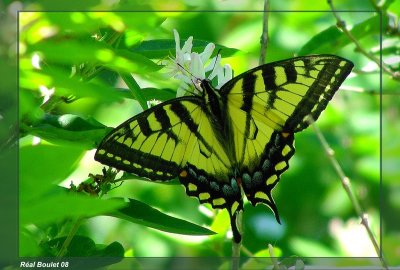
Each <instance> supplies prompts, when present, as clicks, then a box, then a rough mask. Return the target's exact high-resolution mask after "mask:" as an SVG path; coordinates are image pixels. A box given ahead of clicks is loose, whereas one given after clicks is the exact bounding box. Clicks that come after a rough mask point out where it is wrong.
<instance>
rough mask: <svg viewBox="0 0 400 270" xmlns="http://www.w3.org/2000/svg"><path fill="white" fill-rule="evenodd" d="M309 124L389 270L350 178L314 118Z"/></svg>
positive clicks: (309, 120)
mask: <svg viewBox="0 0 400 270" xmlns="http://www.w3.org/2000/svg"><path fill="white" fill-rule="evenodd" d="M307 122H308V123H309V124H310V125H311V127H312V128H313V130H314V131H315V133H316V134H317V137H318V140H319V141H320V143H321V145H322V147H323V149H324V151H325V153H326V155H327V156H328V158H329V161H330V162H331V164H332V166H333V168H334V169H335V171H336V173H337V174H338V176H339V178H340V180H341V182H342V185H343V187H344V189H345V191H346V193H347V196H348V197H349V199H350V201H351V203H352V205H353V207H354V210H355V212H356V214H357V215H358V216H359V217H360V219H361V224H362V225H363V226H364V227H365V229H366V230H367V233H368V236H369V239H370V240H371V242H372V245H373V246H374V249H375V252H376V254H377V255H378V257H379V259H380V261H381V264H382V266H383V267H384V268H385V269H388V266H387V264H386V262H385V260H384V258H383V255H382V252H381V250H380V248H379V245H378V241H377V240H376V238H375V236H374V234H373V232H372V230H371V227H370V226H369V223H368V216H367V214H365V212H364V209H363V208H362V207H361V205H360V202H359V201H358V199H357V197H356V195H355V194H354V192H353V190H352V187H351V182H350V179H349V177H347V176H346V175H345V174H344V172H343V169H342V167H341V166H340V164H339V162H338V161H337V160H336V158H335V152H334V150H333V149H332V148H331V147H330V146H329V144H328V142H327V141H326V139H325V137H324V136H323V135H322V132H321V130H320V129H319V128H318V127H317V125H315V124H314V119H312V117H311V116H309V117H308V118H307Z"/></svg>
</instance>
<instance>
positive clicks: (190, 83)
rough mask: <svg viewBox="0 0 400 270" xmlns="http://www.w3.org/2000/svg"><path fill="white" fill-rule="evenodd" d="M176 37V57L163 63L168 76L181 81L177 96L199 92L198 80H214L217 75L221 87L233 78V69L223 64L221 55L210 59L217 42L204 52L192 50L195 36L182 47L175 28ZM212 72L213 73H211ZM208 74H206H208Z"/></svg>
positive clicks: (210, 44)
mask: <svg viewBox="0 0 400 270" xmlns="http://www.w3.org/2000/svg"><path fill="white" fill-rule="evenodd" d="M173 31H174V37H175V48H176V56H175V58H173V57H170V59H168V60H166V61H163V62H162V64H164V65H165V68H166V69H167V70H168V71H167V73H165V74H166V75H167V76H168V77H174V78H175V79H178V80H179V81H180V82H181V83H180V85H179V88H178V90H177V96H178V97H179V96H183V95H184V94H186V93H188V92H189V93H193V92H194V93H197V92H198V91H199V90H201V89H198V88H197V87H196V83H197V80H204V79H208V80H212V79H213V78H215V77H217V80H218V85H217V86H216V87H215V88H217V89H219V88H220V87H221V86H222V85H224V84H225V83H226V82H227V81H229V80H230V79H232V69H231V67H230V66H229V65H225V66H221V64H220V62H221V55H220V54H218V55H217V57H214V58H212V59H210V57H211V55H212V53H213V51H214V49H215V44H213V43H209V44H207V46H206V47H205V49H204V51H203V52H202V53H200V54H199V53H196V52H191V50H192V48H193V37H189V38H188V40H187V41H186V42H185V43H184V45H183V47H182V49H181V48H180V39H179V34H178V32H177V31H176V30H175V29H174V30H173ZM210 72H211V73H210ZM207 73H209V74H208V76H206V74H207Z"/></svg>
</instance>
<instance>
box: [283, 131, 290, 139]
mask: <svg viewBox="0 0 400 270" xmlns="http://www.w3.org/2000/svg"><path fill="white" fill-rule="evenodd" d="M289 134H290V133H289V132H282V136H283V137H285V138H287V137H288V136H289Z"/></svg>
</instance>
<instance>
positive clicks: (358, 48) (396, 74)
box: [327, 0, 400, 80]
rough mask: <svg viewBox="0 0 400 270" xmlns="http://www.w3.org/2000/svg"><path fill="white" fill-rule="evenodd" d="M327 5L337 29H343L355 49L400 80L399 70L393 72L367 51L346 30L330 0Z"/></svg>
mask: <svg viewBox="0 0 400 270" xmlns="http://www.w3.org/2000/svg"><path fill="white" fill-rule="evenodd" d="M327 1H328V5H329V6H330V7H331V10H332V12H333V15H334V16H335V18H336V21H337V23H336V25H337V27H338V28H339V29H341V30H342V31H343V33H344V34H345V35H346V36H347V37H348V38H349V39H350V40H351V41H352V42H353V43H354V45H356V49H357V50H358V51H359V52H360V53H362V54H363V55H365V56H366V57H367V58H369V59H370V60H371V61H373V62H375V63H376V64H377V65H378V66H379V67H380V68H382V69H383V70H384V71H386V72H387V73H389V74H390V76H392V77H393V79H395V80H400V72H397V71H396V72H394V71H392V70H391V69H390V67H388V66H386V65H385V64H384V63H382V61H381V59H378V58H376V57H375V56H374V55H373V54H371V53H369V52H367V51H366V50H365V49H364V48H363V47H362V46H361V44H360V43H359V42H358V40H357V39H356V38H355V37H354V36H353V34H352V33H351V32H350V31H349V30H347V28H346V23H345V21H343V20H342V18H341V17H340V16H339V14H338V12H337V11H336V10H335V8H334V6H333V3H332V0H327Z"/></svg>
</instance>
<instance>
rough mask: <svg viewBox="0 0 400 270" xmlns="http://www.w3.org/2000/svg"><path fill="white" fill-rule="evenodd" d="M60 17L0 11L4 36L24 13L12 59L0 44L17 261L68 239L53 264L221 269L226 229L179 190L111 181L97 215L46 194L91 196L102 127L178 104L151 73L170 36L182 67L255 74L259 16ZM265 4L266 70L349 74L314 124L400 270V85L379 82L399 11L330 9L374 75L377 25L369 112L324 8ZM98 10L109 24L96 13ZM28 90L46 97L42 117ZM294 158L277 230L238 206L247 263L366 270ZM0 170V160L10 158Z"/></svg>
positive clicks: (320, 181) (323, 193)
mask: <svg viewBox="0 0 400 270" xmlns="http://www.w3.org/2000/svg"><path fill="white" fill-rule="evenodd" d="M73 2H74V3H75V6H74V3H71V2H69V3H68V5H65V6H62V5H63V4H62V3H61V2H57V4H55V3H54V2H52V1H41V2H34V1H32V2H31V1H24V2H18V3H19V4H16V3H17V2H12V1H9V2H4V3H2V5H3V7H4V8H5V9H6V10H8V12H9V15H8V17H3V18H2V20H3V22H5V23H9V25H11V23H12V22H13V17H12V16H14V15H15V14H13V10H16V9H20V10H22V11H23V12H20V13H19V28H18V30H19V42H18V48H19V51H18V52H19V54H18V55H15V52H14V51H12V50H11V49H9V48H12V46H13V45H15V44H16V43H15V42H17V41H16V40H15V38H14V39H13V38H11V34H12V33H11V34H10V33H7V32H5V31H3V32H2V38H3V40H6V41H7V42H6V43H5V44H6V46H2V48H4V49H3V50H2V51H1V52H0V53H1V56H2V57H3V58H4V59H11V57H15V56H18V59H19V69H18V72H19V77H18V83H19V91H18V97H19V99H18V100H19V113H18V127H19V139H18V140H19V226H20V230H19V237H20V238H19V239H20V242H19V253H20V254H19V255H20V256H55V255H57V254H58V255H59V254H60V248H61V245H62V243H64V241H65V239H66V237H67V236H68V235H70V236H71V235H75V237H74V238H73V239H72V242H71V245H70V247H69V249H68V251H67V253H63V255H65V256H106V257H108V256H117V257H118V256H127V257H129V256H137V257H146V256H151V257H207V256H208V257H210V256H230V254H231V242H230V240H229V239H227V237H226V233H227V230H228V229H229V220H228V216H227V214H226V213H224V212H223V211H219V212H218V211H214V210H212V209H211V208H209V207H207V206H206V207H204V206H202V208H201V209H202V210H199V203H198V201H197V200H196V199H194V198H189V197H187V196H186V195H185V192H184V189H183V187H181V186H180V185H177V184H176V182H173V183H172V184H171V185H169V184H158V183H152V182H148V181H143V179H137V178H136V177H135V176H127V175H122V176H121V174H119V175H117V178H119V177H123V179H124V180H125V181H124V182H123V184H122V185H121V186H119V187H117V188H115V189H112V190H110V191H109V192H108V194H106V195H104V196H102V198H100V199H99V198H95V197H93V196H81V195H77V194H76V193H73V192H66V190H65V189H63V188H60V187H59V185H62V186H64V187H69V186H70V183H71V181H72V182H73V183H74V185H75V186H78V185H79V183H81V182H83V181H90V178H88V174H89V173H91V174H102V172H101V170H102V167H103V166H101V165H100V164H98V163H96V162H95V161H94V160H93V155H94V149H95V147H96V145H97V144H98V143H99V142H100V140H101V139H102V138H103V137H104V136H105V134H106V133H107V131H108V130H109V127H115V126H116V125H118V124H120V123H122V122H123V121H125V120H127V119H128V118H130V117H132V116H134V115H135V114H137V113H139V112H140V111H142V110H143V109H144V108H146V106H147V102H146V101H148V100H150V99H158V100H167V99H170V98H173V97H174V96H175V91H176V89H177V86H178V84H179V82H177V81H176V80H174V79H167V80H166V79H165V77H163V76H162V72H163V70H162V69H161V66H160V60H162V59H165V58H166V57H168V56H169V55H171V54H172V55H174V50H175V44H174V41H173V34H172V29H177V31H178V32H179V34H180V36H181V41H183V40H186V39H187V38H188V37H189V36H193V37H194V39H195V46H194V48H193V50H194V51H202V50H203V49H204V44H207V43H208V42H213V43H216V44H217V45H221V46H224V49H222V52H221V53H222V56H223V62H224V63H229V64H230V65H231V66H232V68H233V70H234V72H235V74H236V75H238V74H240V73H241V72H243V71H245V70H248V69H250V68H252V67H255V66H257V65H258V59H259V54H260V52H259V50H260V44H259V39H260V36H261V32H262V19H263V14H262V13H261V12H251V11H253V10H262V7H263V1H256V0H254V1H243V2H242V1H221V2H220V1H212V0H209V1H190V3H189V2H187V3H186V2H183V1H163V2H157V1H148V2H147V1H125V2H122V1H121V2H120V3H114V2H113V3H111V2H107V1H96V0H93V1H86V2H84V1H73ZM270 2H271V3H270V10H271V11H273V12H271V13H270V14H269V42H268V50H267V61H266V62H271V61H275V60H281V59H285V58H290V57H293V56H296V55H307V54H313V53H330V54H337V55H340V56H343V57H345V58H347V59H349V60H351V61H353V62H354V64H355V68H354V73H353V75H352V76H351V77H349V78H348V79H347V80H346V81H345V83H344V85H343V87H342V89H341V90H340V91H339V92H338V93H337V94H336V96H335V98H334V100H333V101H332V102H331V104H330V105H329V106H328V108H327V109H326V111H325V112H324V113H323V114H322V116H321V117H320V119H319V120H318V123H317V124H318V126H319V127H320V128H321V130H322V133H323V134H324V136H325V137H326V139H327V141H328V143H329V145H330V146H331V148H332V149H333V150H334V151H335V158H336V159H337V160H338V161H339V163H340V164H341V166H342V168H343V170H344V171H345V173H346V175H347V176H348V177H349V178H350V180H351V183H352V186H353V190H354V192H355V194H356V196H357V197H358V199H359V200H360V202H361V205H362V207H363V208H364V209H365V211H366V213H367V214H368V215H369V218H370V225H371V227H372V229H373V231H374V233H375V235H376V237H377V239H378V241H380V240H382V244H383V246H382V248H383V253H384V255H385V257H386V258H387V260H388V262H389V263H390V264H392V265H395V264H400V261H399V258H400V254H399V253H398V252H399V248H400V246H399V244H398V243H399V241H400V233H399V231H398V228H397V227H396V224H397V225H398V224H399V223H400V220H399V216H400V215H399V214H398V213H399V210H400V201H399V198H400V196H399V192H400V185H399V183H398V181H397V179H398V177H399V176H400V175H399V169H398V164H399V161H398V153H399V152H400V144H399V143H398V140H396V139H395V138H396V135H397V134H398V131H399V130H400V127H399V123H398V121H396V120H397V119H398V116H399V111H398V105H397V104H398V103H397V100H396V99H395V98H393V97H396V96H397V95H398V92H397V91H398V90H397V88H398V86H399V78H398V77H397V78H393V76H392V75H393V73H394V72H399V59H398V54H399V45H398V44H399V38H398V37H399V31H398V30H399V26H398V24H396V23H397V21H396V19H398V17H397V16H398V15H399V14H398V11H399V10H400V1H386V2H382V3H383V6H380V7H378V6H376V5H374V1H373V0H371V1H351V2H350V3H349V2H348V1H334V4H335V7H336V9H337V10H341V11H342V12H340V13H339V15H340V16H341V17H342V19H343V20H344V21H345V22H346V25H347V28H348V29H351V30H352V34H353V35H354V36H355V37H356V39H357V41H358V42H359V43H360V45H361V46H362V47H363V48H364V49H365V50H366V51H368V52H369V53H371V54H372V55H373V56H374V57H376V58H378V59H379V53H380V47H379V46H380V43H379V42H380V28H379V26H380V22H382V31H383V36H382V44H383V47H382V56H383V61H384V62H385V63H386V65H387V66H388V67H390V69H392V71H393V73H392V74H389V73H388V72H385V71H384V72H383V76H382V79H383V88H382V91H383V95H382V96H380V76H379V68H378V67H377V66H376V64H374V63H373V62H372V61H371V60H370V59H368V58H367V57H366V56H365V55H363V54H362V53H360V52H359V51H358V50H356V49H355V45H354V43H353V42H351V41H350V40H349V39H348V37H347V36H346V35H344V34H343V32H342V31H340V30H338V28H337V27H336V19H335V17H334V16H333V13H332V12H331V11H330V9H329V6H328V4H327V3H325V2H324V1H319V2H318V3H316V2H315V1H301V2H300V1H287V4H285V6H282V3H280V2H278V1H270ZM311 2H312V3H311ZM72 6H74V8H71V7H72ZM24 10H26V11H24ZM28 10H29V11H35V12H28ZM74 10H79V11H74ZM98 10H102V11H104V10H112V11H113V12H102V13H100V12H94V11H98ZM140 10H142V11H143V10H145V11H146V12H138V11H140ZM165 10H180V11H179V12H165ZM204 10H207V11H204ZM225 10H231V11H225ZM243 10H247V11H243ZM60 11H63V12H60ZM89 11H92V12H89ZM128 11H129V12H128ZM162 11H164V12H162ZM214 11H218V12H214ZM311 11H312V12H311ZM378 11H379V12H381V13H382V14H381V15H382V17H381V18H382V20H381V21H380V16H379V14H378ZM396 12H397V13H396ZM10 14H11V15H10ZM15 19H16V18H15V17H14V20H15ZM2 25H3V28H4V29H5V26H4V24H2ZM7 37H8V38H7ZM13 42H14V43H13ZM7 46H9V47H7ZM34 55H38V56H39V58H40V60H41V61H40V69H37V68H35V67H34V66H33V65H32V59H33V56H34ZM396 56H397V58H396ZM8 64H9V65H11V66H12V65H13V63H12V62H11V61H9V60H8ZM2 71H3V72H2V74H3V76H4V77H7V74H8V73H7V72H10V71H7V70H6V69H5V67H4V66H3V67H2ZM130 74H132V75H130ZM41 86H46V87H47V88H48V89H52V88H54V94H53V95H52V96H51V97H50V99H49V100H47V101H46V102H44V99H45V97H44V96H43V92H41V91H40V87H41ZM4 89H6V88H4ZM42 89H43V88H42ZM8 91H9V90H8ZM1 96H2V98H1V99H0V100H1V101H0V102H1V103H0V104H1V112H0V113H1V116H2V119H1V121H0V123H1V124H2V129H1V135H2V136H1V138H3V137H4V138H8V140H5V139H4V140H2V145H1V146H2V148H3V149H6V150H7V149H8V148H9V147H11V146H12V144H13V140H12V139H14V140H15V139H16V138H17V136H16V133H15V130H16V128H15V125H13V123H12V121H10V119H12V117H11V115H12V113H13V108H14V107H13V104H14V105H15V104H16V101H15V100H14V99H12V95H8V93H7V91H4V92H1ZM380 105H382V107H381V106H380ZM380 110H382V114H381V116H380ZM10 127H14V128H11V129H10ZM381 128H382V129H381ZM37 137H38V138H40V142H39V141H38V140H37V139H35V138H37ZM10 138H12V139H11V140H10ZM381 143H382V145H381ZM381 146H382V147H381ZM296 149H297V153H296V155H295V157H293V158H292V160H291V162H290V169H289V170H288V171H287V172H286V173H285V174H284V175H283V176H282V179H281V182H280V183H279V185H278V187H277V188H276V189H275V191H274V193H273V194H274V197H275V200H276V203H277V205H278V209H279V211H280V216H281V219H282V220H283V224H282V225H279V224H277V223H276V221H275V219H274V217H273V215H272V213H271V212H270V210H269V209H267V208H266V207H264V206H257V207H252V206H251V205H246V206H245V212H244V232H245V235H244V243H243V245H244V247H245V248H246V249H247V250H248V252H247V253H246V252H245V253H244V256H251V254H253V255H254V254H255V255H258V256H269V253H268V252H267V250H266V249H267V245H268V244H272V245H274V247H275V255H277V256H293V255H294V256H300V257H356V256H358V257H374V256H375V254H374V253H373V249H372V248H371V242H370V240H369V238H368V237H367V234H366V233H365V229H364V228H363V227H362V226H361V225H360V224H359V219H358V218H357V216H356V214H355V212H354V209H353V206H352V204H351V203H350V200H349V199H348V197H347V195H346V193H345V191H344V189H343V187H342V185H341V182H340V179H339V177H338V176H337V174H336V173H335V171H334V169H333V168H332V166H331V164H330V162H329V160H328V158H327V157H326V155H325V154H324V152H323V149H322V147H321V145H320V143H319V141H318V140H317V138H316V135H315V133H314V132H313V131H312V129H311V128H310V129H308V130H306V131H304V132H302V133H301V134H298V135H297V136H296ZM2 155H3V156H2V158H3V157H4V158H5V159H6V158H7V151H4V152H3V153H2ZM381 158H382V163H381ZM380 166H382V171H381V170H380ZM381 180H382V182H381ZM113 198H114V199H113ZM116 198H130V199H131V200H130V201H129V202H127V201H123V200H121V199H116ZM123 206H124V207H125V208H124V210H123V211H122V210H121V207H123ZM157 209H158V210H157ZM380 218H382V219H381V220H380ZM195 224H198V225H200V226H202V227H199V226H197V225H195ZM381 226H382V227H381ZM206 228H209V229H211V230H212V231H214V232H216V233H217V234H215V235H212V234H211V232H210V231H208V230H207V229H206ZM381 229H382V231H381ZM71 232H72V233H71ZM381 232H382V234H381ZM210 234H211V235H210ZM199 235H202V236H199ZM74 243H75V244H74ZM307 262H308V263H318V260H317V259H316V260H312V259H309V261H307ZM340 263H341V260H340V259H337V260H336V261H335V260H334V264H336V265H340ZM356 263H357V264H358V265H360V264H366V265H368V264H369V263H370V261H369V260H367V259H365V260H358V261H357V262H356Z"/></svg>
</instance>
